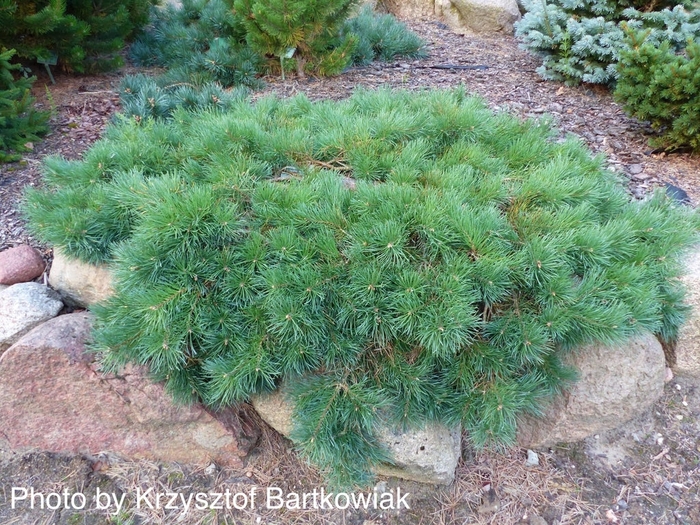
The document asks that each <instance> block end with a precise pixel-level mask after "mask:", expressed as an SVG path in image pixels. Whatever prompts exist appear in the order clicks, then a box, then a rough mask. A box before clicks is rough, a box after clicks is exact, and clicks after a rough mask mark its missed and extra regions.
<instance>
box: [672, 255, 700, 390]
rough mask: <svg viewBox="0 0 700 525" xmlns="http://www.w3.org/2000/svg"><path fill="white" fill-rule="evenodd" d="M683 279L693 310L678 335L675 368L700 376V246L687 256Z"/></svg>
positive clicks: (677, 370)
mask: <svg viewBox="0 0 700 525" xmlns="http://www.w3.org/2000/svg"><path fill="white" fill-rule="evenodd" d="M681 279H682V281H683V284H685V286H686V289H687V295H686V300H685V302H686V304H688V305H690V307H691V308H692V310H691V312H690V314H689V316H688V320H687V321H686V323H685V324H684V325H683V327H682V328H681V331H680V334H679V336H678V341H677V343H676V348H675V363H673V370H674V371H675V372H676V373H678V374H683V375H689V376H693V377H696V378H700V247H697V248H695V249H694V250H693V251H692V252H690V253H689V254H688V255H687V256H686V263H685V274H684V275H683V277H682V278H681Z"/></svg>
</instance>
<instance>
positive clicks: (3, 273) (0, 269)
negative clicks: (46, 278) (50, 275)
mask: <svg viewBox="0 0 700 525" xmlns="http://www.w3.org/2000/svg"><path fill="white" fill-rule="evenodd" d="M44 268H46V263H45V262H44V259H42V258H41V254H40V253H39V252H38V251H36V250H35V249H34V248H32V247H31V246H28V245H26V244H21V245H20V246H15V247H14V248H8V249H7V250H3V251H1V252H0V284H8V285H9V284H17V283H28V282H29V281H33V280H34V279H36V278H37V277H39V276H40V275H41V274H42V273H43V271H44Z"/></svg>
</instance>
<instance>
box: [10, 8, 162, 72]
mask: <svg viewBox="0 0 700 525" xmlns="http://www.w3.org/2000/svg"><path fill="white" fill-rule="evenodd" d="M155 3H156V0H126V1H116V0H98V1H95V0H36V1H31V2H29V1H24V0H20V1H18V0H0V27H2V32H1V33H0V48H2V47H3V46H5V47H10V48H15V49H16V50H17V55H18V57H19V58H21V59H30V60H35V59H43V60H46V59H49V58H50V57H52V55H56V56H57V59H58V63H59V64H60V66H61V67H63V68H64V69H67V70H74V71H79V72H83V71H97V70H105V69H111V68H114V67H117V66H119V65H121V64H122V60H121V57H120V56H119V54H118V53H119V51H121V49H122V48H123V47H124V42H125V40H128V39H130V38H131V37H132V36H133V35H134V34H135V33H136V32H138V31H139V30H140V28H141V27H143V26H144V25H145V24H146V23H147V22H148V13H149V9H150V7H151V6H152V5H154V4H155Z"/></svg>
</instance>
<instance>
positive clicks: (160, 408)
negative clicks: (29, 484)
mask: <svg viewBox="0 0 700 525" xmlns="http://www.w3.org/2000/svg"><path fill="white" fill-rule="evenodd" d="M90 327H91V316H90V314H87V313H84V312H83V313H74V314H69V315H63V316H59V317H56V318H55V319H52V320H51V321H48V322H46V323H44V324H43V325H41V326H38V327H37V328H35V329H34V330H32V331H31V332H29V333H28V334H27V335H25V336H24V337H23V338H22V339H20V340H19V341H18V342H17V343H15V344H14V345H13V346H11V347H10V348H9V349H8V350H7V351H6V352H5V353H4V354H3V355H2V356H1V357H0V421H2V432H3V434H4V435H3V436H2V437H4V439H5V440H6V441H7V442H8V443H9V445H10V447H11V448H12V449H14V450H16V451H24V450H29V449H40V450H45V451H50V452H65V453H87V454H96V453H98V452H110V453H112V454H116V455H118V456H121V457H124V458H128V459H136V458H144V459H151V460H160V461H178V462H183V463H191V464H208V463H210V462H211V461H215V462H217V463H219V464H222V465H228V466H240V465H241V457H242V456H244V455H245V452H246V451H247V449H246V446H250V443H245V444H244V446H240V445H239V441H238V439H237V436H235V435H234V433H232V432H231V430H236V425H235V420H233V423H232V418H230V417H229V418H227V419H226V420H225V421H224V422H223V423H222V422H219V421H218V420H217V419H215V418H214V417H213V416H212V415H211V414H209V413H208V412H207V411H206V410H205V409H204V407H202V406H201V405H199V404H194V405H190V406H182V405H175V404H174V403H173V402H172V401H171V400H170V398H169V396H168V395H167V394H166V393H165V391H164V389H163V387H162V385H160V384H156V383H153V382H151V381H150V380H149V379H148V378H147V376H146V373H145V371H144V370H143V369H141V368H136V367H132V368H129V369H127V370H125V371H124V373H122V374H120V375H118V376H114V375H103V374H102V373H100V372H99V371H98V369H97V366H96V364H95V363H94V362H93V357H92V355H91V354H89V353H87V352H86V351H85V340H86V338H87V337H88V334H89V331H90ZM238 428H240V426H239V427H238ZM244 441H253V442H254V439H252V438H251V437H250V436H244Z"/></svg>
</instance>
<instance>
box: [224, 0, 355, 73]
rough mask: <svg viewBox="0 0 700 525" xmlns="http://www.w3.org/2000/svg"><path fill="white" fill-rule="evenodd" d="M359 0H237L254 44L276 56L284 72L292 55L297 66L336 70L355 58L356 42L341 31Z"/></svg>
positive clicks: (237, 8)
mask: <svg viewBox="0 0 700 525" xmlns="http://www.w3.org/2000/svg"><path fill="white" fill-rule="evenodd" d="M356 4H357V0H288V1H286V2H278V1H276V0H235V2H234V8H235V12H236V15H237V16H239V17H240V19H241V20H242V23H243V25H244V26H245V28H246V40H247V42H248V44H249V45H250V47H251V48H252V49H253V50H255V51H257V52H258V53H260V54H261V55H263V56H268V57H274V58H275V60H276V61H279V64H280V69H281V71H282V72H284V60H285V59H288V60H291V59H293V60H294V62H295V63H296V71H297V73H298V74H299V75H300V76H304V75H305V73H306V72H307V71H309V72H318V73H321V74H324V75H334V74H337V73H339V72H341V71H342V70H343V69H345V68H346V67H347V66H348V64H350V62H351V60H352V52H353V49H354V47H355V46H356V45H357V41H356V39H355V38H353V37H352V36H350V35H346V36H343V35H342V34H341V32H342V31H341V30H342V27H343V23H344V22H345V20H346V19H347V18H348V17H349V14H350V12H351V9H352V8H353V7H354V6H355V5H356Z"/></svg>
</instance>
